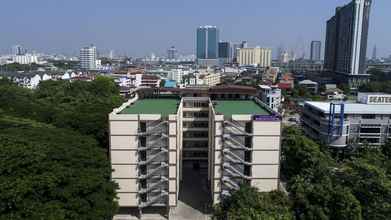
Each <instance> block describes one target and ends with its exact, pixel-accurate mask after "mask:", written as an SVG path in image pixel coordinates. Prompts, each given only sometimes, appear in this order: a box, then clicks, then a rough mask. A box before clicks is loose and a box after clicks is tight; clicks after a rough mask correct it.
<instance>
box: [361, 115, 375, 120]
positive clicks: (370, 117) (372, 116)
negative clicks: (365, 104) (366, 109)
mask: <svg viewBox="0 0 391 220" xmlns="http://www.w3.org/2000/svg"><path fill="white" fill-rule="evenodd" d="M361 118H362V119H376V115H374V114H366V115H362V116H361Z"/></svg>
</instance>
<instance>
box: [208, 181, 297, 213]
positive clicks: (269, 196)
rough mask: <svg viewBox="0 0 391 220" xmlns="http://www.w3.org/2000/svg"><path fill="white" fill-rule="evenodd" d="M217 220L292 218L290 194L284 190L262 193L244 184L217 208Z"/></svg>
mask: <svg viewBox="0 0 391 220" xmlns="http://www.w3.org/2000/svg"><path fill="white" fill-rule="evenodd" d="M214 219H216V220H242V219H243V220H291V219H293V213H292V211H291V208H290V202H289V199H288V196H286V195H285V194H283V193H282V192H278V191H275V192H270V193H261V192H258V191H257V189H256V188H253V187H250V186H247V185H243V186H241V188H240V190H238V191H236V192H233V194H232V195H231V196H230V197H227V198H226V199H224V200H223V201H222V203H221V204H220V205H218V206H217V207H216V209H215V213H214Z"/></svg>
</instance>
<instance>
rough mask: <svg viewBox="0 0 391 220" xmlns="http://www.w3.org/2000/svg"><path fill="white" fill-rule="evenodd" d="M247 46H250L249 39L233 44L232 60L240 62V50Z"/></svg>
mask: <svg viewBox="0 0 391 220" xmlns="http://www.w3.org/2000/svg"><path fill="white" fill-rule="evenodd" d="M247 47H248V43H247V41H242V42H241V43H238V44H234V45H232V61H233V62H234V63H238V54H239V50H240V49H242V48H247Z"/></svg>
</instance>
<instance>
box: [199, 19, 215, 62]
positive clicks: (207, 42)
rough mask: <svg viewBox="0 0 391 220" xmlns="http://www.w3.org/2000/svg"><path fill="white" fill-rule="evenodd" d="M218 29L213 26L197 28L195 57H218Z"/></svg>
mask: <svg viewBox="0 0 391 220" xmlns="http://www.w3.org/2000/svg"><path fill="white" fill-rule="evenodd" d="M218 42H219V30H218V29H217V27H215V26H203V27H199V28H197V59H206V60H208V59H217V58H218V55H219V53H218Z"/></svg>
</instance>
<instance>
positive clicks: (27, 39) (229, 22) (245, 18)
mask: <svg viewBox="0 0 391 220" xmlns="http://www.w3.org/2000/svg"><path fill="white" fill-rule="evenodd" d="M88 2H89V1H85V2H78V7H74V4H72V0H71V1H67V3H64V2H58V1H38V2H34V3H32V2H25V4H23V6H22V7H21V6H20V5H21V4H19V2H7V3H4V8H8V9H9V10H6V11H4V13H2V14H1V15H0V18H3V20H6V18H7V17H8V18H9V17H12V18H13V22H12V24H13V25H12V26H11V23H6V24H4V26H5V28H4V30H6V31H4V33H3V34H2V41H1V42H0V52H1V53H9V51H10V50H11V47H12V46H13V45H18V44H20V45H23V46H24V47H26V48H31V49H33V50H36V51H39V52H48V53H65V54H72V55H77V53H78V50H79V48H81V47H83V46H85V45H88V44H91V43H93V44H94V45H96V46H97V48H98V50H107V51H109V50H114V51H116V54H120V55H123V54H126V55H129V56H145V55H148V54H151V53H152V52H154V53H156V54H158V55H164V54H165V53H166V51H167V49H168V48H169V47H170V46H175V47H176V48H177V49H178V52H179V53H181V54H195V52H196V51H195V45H196V40H195V28H196V27H198V26H201V25H215V26H217V27H218V28H219V29H220V31H221V34H220V40H221V41H230V42H232V43H237V42H240V41H242V40H247V41H248V42H249V44H250V46H257V45H259V46H262V47H270V48H272V49H273V52H274V57H275V56H276V51H277V48H278V47H280V46H281V45H282V46H283V47H284V48H286V49H291V50H295V51H296V53H298V54H300V53H302V52H304V53H305V54H306V57H309V54H310V53H309V51H310V42H311V41H312V40H321V41H322V45H324V40H325V39H324V36H325V29H326V24H325V20H327V19H328V18H329V17H330V16H332V15H333V14H334V12H335V7H337V6H339V5H343V4H346V3H348V2H349V1H348V0H330V1H327V2H324V1H322V2H315V1H309V0H304V1H300V2H286V1H282V0H279V1H273V2H262V3H260V2H257V1H250V0H248V1H244V2H240V3H238V2H235V1H227V2H226V4H224V5H222V4H218V3H213V2H209V3H208V7H207V8H201V7H200V6H202V5H204V4H202V1H198V2H197V3H195V2H186V3H184V2H178V1H170V2H164V3H163V2H154V3H153V4H151V2H152V1H145V2H134V3H132V4H131V3H129V2H125V1H121V2H119V3H118V4H116V5H113V4H112V5H106V4H104V2H103V1H94V3H96V4H88ZM91 5H92V6H91ZM87 7H92V8H91V9H93V10H92V13H90V14H87V15H86V14H85V13H84V12H85V11H84V10H86V8H87ZM390 7H391V2H386V1H376V2H374V3H373V7H372V13H371V22H370V28H369V41H368V48H373V46H374V45H377V48H378V50H377V55H378V56H379V57H385V56H387V57H388V55H389V54H391V48H389V46H388V44H387V39H389V38H390V37H391V30H384V28H382V27H386V25H387V20H389V19H388V15H387V8H390ZM238 8H240V9H241V10H237V9H238ZM194 9H200V10H201V9H202V10H203V16H202V17H200V16H199V13H198V12H197V11H199V10H194ZM216 9H219V10H220V9H221V10H226V11H227V12H228V13H225V14H223V15H221V16H219V17H216V16H214V15H215V14H213V11H214V10H216ZM303 10H305V13H303ZM12 11H19V12H20V13H19V14H18V16H17V17H15V15H14V14H11V13H12ZM173 11H174V12H175V13H171V12H173ZM70 12H71V13H70ZM229 12H232V13H229ZM232 14H235V15H238V16H232ZM49 17H52V18H53V19H47V18H49ZM308 17H311V19H308ZM26 18H28V19H26ZM158 21H159V22H158ZM162 22H163V23H164V25H161V23H162ZM113 24H116V25H113ZM268 24H273V25H270V26H269V30H268V31H265V30H267V27H268ZM294 24H297V25H296V26H294ZM146 26H148V28H146ZM48 27H50V28H48ZM125 27H126V28H125ZM129 27H132V28H129ZM49 29H50V31H48V30H49ZM370 50H372V49H370ZM322 51H323V48H322ZM368 54H371V53H370V52H369V53H368ZM321 57H323V52H322V56H321Z"/></svg>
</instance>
